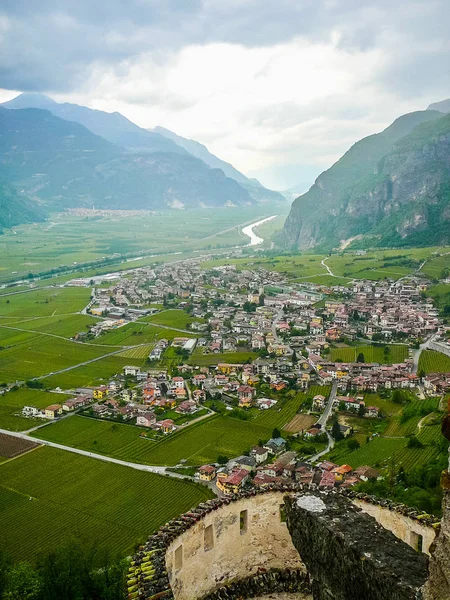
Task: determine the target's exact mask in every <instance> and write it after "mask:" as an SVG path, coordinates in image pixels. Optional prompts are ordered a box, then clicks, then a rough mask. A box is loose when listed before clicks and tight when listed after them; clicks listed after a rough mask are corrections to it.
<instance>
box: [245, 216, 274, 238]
mask: <svg viewBox="0 0 450 600" xmlns="http://www.w3.org/2000/svg"><path fill="white" fill-rule="evenodd" d="M277 216H278V215H272V216H271V217H266V218H265V219H261V221H256V223H252V224H251V225H247V227H244V228H243V229H242V233H244V234H245V235H248V237H249V238H250V243H249V244H247V246H258V245H259V244H262V243H263V241H264V238H262V237H259V235H256V233H255V232H254V231H253V228H254V227H258V226H259V225H262V224H263V223H267V221H271V220H272V219H275V217H277Z"/></svg>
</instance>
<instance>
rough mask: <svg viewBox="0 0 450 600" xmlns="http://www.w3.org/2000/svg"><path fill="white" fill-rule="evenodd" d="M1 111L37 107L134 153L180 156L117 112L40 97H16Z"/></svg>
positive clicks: (172, 146)
mask: <svg viewBox="0 0 450 600" xmlns="http://www.w3.org/2000/svg"><path fill="white" fill-rule="evenodd" d="M0 106H3V108H15V109H21V108H41V109H45V110H48V111H50V112H51V113H52V114H53V115H55V117H59V118H60V119H64V120H66V121H74V122H75V123H80V125H84V127H86V129H89V131H92V133H95V134H96V135H99V136H101V137H102V138H104V139H105V140H107V141H109V142H112V143H113V144H117V145H118V146H123V147H125V148H130V149H132V150H137V151H147V152H173V153H175V154H184V155H186V154H187V152H186V151H185V150H183V148H181V147H180V146H179V145H178V144H175V143H174V142H172V141H171V140H169V139H168V138H167V137H165V136H162V135H160V134H159V133H154V132H151V131H148V130H147V129H143V128H142V127H138V125H135V124H134V123H132V122H131V121H129V120H128V119H127V118H126V117H124V116H123V115H121V114H120V113H118V112H114V113H107V112H104V111H102V110H94V109H92V108H88V107H87V106H79V105H78V104H70V103H69V102H64V103H63V104H59V103H58V102H55V101H54V100H52V99H51V98H48V97H47V96H44V95H43V94H32V93H26V94H20V95H19V96H17V97H16V98H13V99H12V100H9V101H8V102H4V103H3V104H0Z"/></svg>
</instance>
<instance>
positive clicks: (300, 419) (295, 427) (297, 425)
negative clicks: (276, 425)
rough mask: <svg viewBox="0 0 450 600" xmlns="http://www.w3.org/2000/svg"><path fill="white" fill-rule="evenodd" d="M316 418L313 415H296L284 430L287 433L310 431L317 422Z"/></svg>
mask: <svg viewBox="0 0 450 600" xmlns="http://www.w3.org/2000/svg"><path fill="white" fill-rule="evenodd" d="M316 420H317V419H316V417H313V416H312V415H306V414H304V415H302V414H299V415H295V417H293V418H292V419H291V420H290V421H289V423H288V424H287V425H286V426H285V427H284V430H285V431H286V432H287V433H298V432H299V431H303V430H305V431H306V430H307V429H309V428H310V427H311V426H312V425H314V423H315V422H316Z"/></svg>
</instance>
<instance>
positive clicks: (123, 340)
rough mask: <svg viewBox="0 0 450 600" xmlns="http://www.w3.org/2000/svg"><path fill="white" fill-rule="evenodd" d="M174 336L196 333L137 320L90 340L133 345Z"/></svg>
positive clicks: (118, 344) (188, 335) (196, 335)
mask: <svg viewBox="0 0 450 600" xmlns="http://www.w3.org/2000/svg"><path fill="white" fill-rule="evenodd" d="M175 337H191V338H193V337H198V334H197V333H187V332H186V333H185V332H182V331H175V330H174V329H166V328H163V327H157V326H156V325H152V324H151V323H145V322H143V321H137V322H135V323H130V324H129V325H125V326H124V327H118V328H117V329H114V330H112V331H108V333H105V334H103V335H101V336H99V337H97V338H95V340H92V342H93V343H94V344H111V345H116V346H135V345H136V344H147V343H148V344H150V343H154V342H156V341H157V340H160V339H163V338H165V339H167V340H173V338H175Z"/></svg>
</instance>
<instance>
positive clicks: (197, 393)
mask: <svg viewBox="0 0 450 600" xmlns="http://www.w3.org/2000/svg"><path fill="white" fill-rule="evenodd" d="M192 396H193V397H194V400H195V401H196V402H202V401H203V400H206V392H205V391H204V390H194V391H193V392H192Z"/></svg>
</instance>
